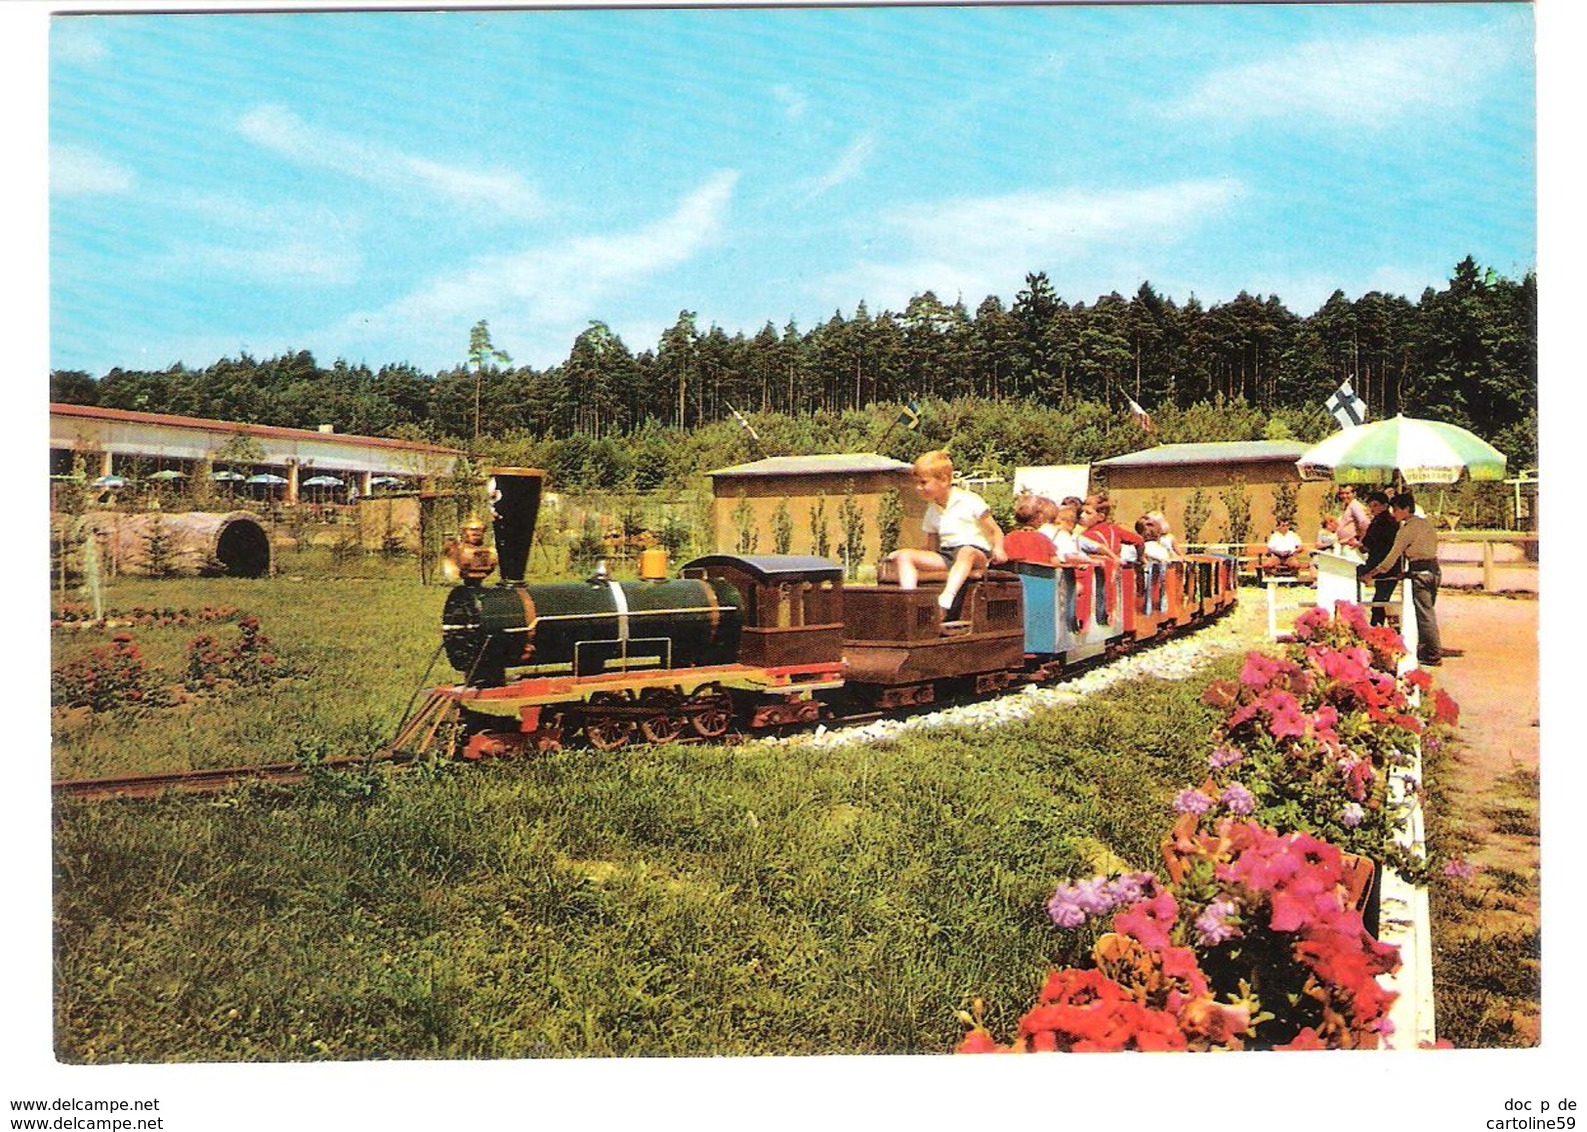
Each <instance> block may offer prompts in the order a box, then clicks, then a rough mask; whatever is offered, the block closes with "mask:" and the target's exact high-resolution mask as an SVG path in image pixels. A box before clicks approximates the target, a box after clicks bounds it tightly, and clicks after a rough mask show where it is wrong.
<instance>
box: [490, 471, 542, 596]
mask: <svg viewBox="0 0 1587 1132" xmlns="http://www.w3.org/2000/svg"><path fill="white" fill-rule="evenodd" d="M545 478H546V474H545V473H544V472H542V471H539V470H538V469H535V468H496V469H494V470H492V472H491V474H490V485H489V486H490V499H491V516H492V518H493V519H494V520H495V521H494V523H493V524H492V529H493V530H494V532H495V535H496V555H497V558H498V559H499V565H498V569H499V570H500V571H501V580H502V583H503V584H504V585H515V584H517V583H520V582H522V581H523V577H524V572H525V571H526V570H527V569H528V566H529V544H530V543H531V542H533V541H534V535H535V521H536V520H537V519H538V518H539V517H540V491H541V488H542V487H544V486H545Z"/></svg>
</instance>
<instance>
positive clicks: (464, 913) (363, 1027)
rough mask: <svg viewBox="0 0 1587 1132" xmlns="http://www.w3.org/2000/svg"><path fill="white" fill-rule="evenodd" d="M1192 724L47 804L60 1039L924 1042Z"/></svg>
mask: <svg viewBox="0 0 1587 1132" xmlns="http://www.w3.org/2000/svg"><path fill="white" fill-rule="evenodd" d="M1199 713H1200V708H1199V706H1198V705H1197V704H1196V702H1195V696H1194V693H1193V691H1192V690H1191V689H1189V688H1186V687H1183V686H1174V685H1169V684H1160V683H1153V684H1149V685H1146V686H1139V685H1138V686H1135V687H1133V688H1132V689H1130V690H1129V691H1127V692H1121V693H1118V694H1115V695H1110V696H1105V697H1103V698H1102V702H1100V703H1097V704H1095V705H1092V706H1088V707H1087V709H1086V710H1085V711H1084V712H1075V711H1071V712H1066V713H1055V714H1053V715H1051V716H1050V717H1044V718H1042V719H1040V720H1032V721H1029V722H1027V723H1024V724H1021V725H1017V726H1011V727H1008V728H1006V729H1004V730H1001V731H999V732H997V733H996V734H985V733H973V734H972V733H964V732H958V733H951V732H950V733H937V734H932V735H930V736H920V737H914V736H911V737H910V738H909V739H908V741H907V742H900V743H885V744H876V745H872V746H869V747H857V748H853V749H843V750H829V751H812V750H808V749H801V748H797V747H781V746H770V745H759V746H743V747H737V748H734V747H693V748H688V747H685V748H671V749H659V748H640V749H634V750H630V751H627V752H624V753H622V754H605V755H603V754H599V753H595V752H587V751H578V752H566V753H562V754H558V755H555V756H552V757H549V758H545V759H541V760H536V761H533V762H526V763H522V764H518V765H502V766H497V767H487V768H483V769H476V770H458V771H452V772H444V773H440V774H437V775H431V776H424V775H420V774H416V773H407V774H404V775H401V776H399V777H397V778H396V779H394V780H392V781H390V782H389V783H384V784H383V785H382V786H380V787H379V788H377V789H376V790H374V792H373V793H372V794H371V795H368V796H364V795H362V794H360V793H359V792H358V791H357V790H352V789H348V786H349V784H348V783H345V782H322V783H318V784H313V785H310V786H308V787H305V788H302V789H299V790H297V791H295V792H293V793H291V794H278V793H272V792H266V791H253V792H248V793H244V794H241V795H239V796H237V797H234V798H231V799H226V800H224V801H223V802H221V803H216V802H213V801H209V802H205V801H197V800H174V801H170V802H165V803H159V804H154V805H150V804H128V805H90V806H69V807H64V808H62V809H61V810H60V811H59V812H58V814H57V824H56V852H57V870H58V952H57V964H58V969H57V975H58V984H59V996H58V1004H57V1005H58V1016H57V1042H58V1055H59V1056H60V1057H61V1058H62V1059H63V1060H67V1061H104V1060H110V1061H122V1060H131V1061H163V1060H205V1059H216V1060H231V1059H296V1058H320V1057H323V1058H365V1057H513V1056H562V1055H611V1054H673V1055H690V1054H750V1053H762V1054H765V1053H831V1052H854V1053H858V1052H894V1053H897V1052H928V1051H929V1052H939V1051H943V1050H946V1049H948V1048H950V1047H951V1046H952V1044H953V1043H954V1041H955V1040H956V1039H957V1037H958V1036H959V1033H960V1029H961V1028H960V1026H959V1024H958V1023H957V1022H956V1021H955V1020H954V1011H955V1009H957V1008H958V1007H960V1006H961V1005H962V1004H963V1001H964V999H965V998H966V996H969V995H972V994H982V995H985V996H986V997H987V998H988V1000H989V1002H991V1003H992V1004H993V1006H994V1011H995V1014H994V1016H995V1017H996V1019H997V1020H998V1021H999V1022H1001V1023H1003V1024H1005V1025H1006V1024H1008V1023H1010V1022H1011V1021H1012V1019H1013V1018H1014V1017H1015V1016H1016V1015H1017V1014H1018V1013H1019V1011H1021V1010H1022V1009H1024V1007H1025V1006H1026V1005H1028V1002H1029V999H1030V997H1031V995H1032V993H1033V991H1034V990H1035V989H1036V985H1037V980H1038V978H1039V976H1040V972H1041V971H1042V969H1043V965H1044V964H1045V963H1046V962H1047V961H1048V960H1050V959H1052V958H1054V957H1055V956H1056V955H1057V951H1056V949H1057V948H1058V947H1059V946H1060V945H1061V943H1062V942H1063V941H1062V940H1061V939H1060V937H1059V936H1058V934H1057V933H1056V932H1055V931H1054V930H1053V929H1052V927H1051V925H1050V924H1049V923H1047V922H1046V921H1045V916H1044V915H1043V913H1042V906H1043V903H1044V901H1045V899H1046V897H1047V896H1048V895H1050V893H1051V890H1052V887H1053V884H1054V882H1055V880H1056V879H1057V878H1060V877H1064V876H1069V875H1078V874H1080V873H1088V872H1090V871H1092V870H1094V869H1098V868H1108V867H1110V866H1114V865H1117V864H1118V863H1119V859H1122V860H1125V861H1129V862H1130V863H1132V864H1134V865H1136V866H1141V867H1150V866H1151V865H1152V864H1153V862H1154V860H1155V854H1156V847H1157V842H1158V839H1159V838H1160V837H1161V836H1162V831H1163V828H1164V816H1163V815H1164V813H1165V807H1166V804H1167V799H1168V797H1169V796H1170V794H1171V792H1172V790H1174V789H1176V788H1177V787H1178V785H1179V784H1180V783H1181V782H1182V781H1183V780H1184V779H1185V777H1186V775H1188V774H1190V773H1191V770H1192V767H1193V766H1194V764H1196V763H1197V762H1199V761H1200V759H1201V758H1202V757H1203V755H1204V752H1203V751H1201V750H1198V749H1197V746H1198V745H1197V743H1196V742H1194V741H1190V742H1187V741H1185V740H1184V738H1183V736H1184V735H1186V734H1187V733H1189V734H1194V733H1195V732H1199V731H1202V730H1204V728H1202V727H1200V726H1199V722H1200V720H1199ZM1191 719H1195V720H1196V722H1197V724H1198V726H1196V727H1195V728H1194V729H1192V728H1190V727H1188V726H1187V721H1189V720H1191ZM1150 721H1157V723H1156V726H1155V728H1154V727H1153V726H1152V724H1151V722H1150ZM1143 725H1144V726H1143ZM355 785H356V784H355ZM1070 942H1071V945H1073V944H1075V943H1076V942H1077V941H1075V940H1071V941H1070Z"/></svg>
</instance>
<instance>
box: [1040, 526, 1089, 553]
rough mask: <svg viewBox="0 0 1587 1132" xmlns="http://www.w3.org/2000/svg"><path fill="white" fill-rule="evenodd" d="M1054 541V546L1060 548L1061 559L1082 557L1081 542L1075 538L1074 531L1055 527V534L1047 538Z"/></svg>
mask: <svg viewBox="0 0 1587 1132" xmlns="http://www.w3.org/2000/svg"><path fill="white" fill-rule="evenodd" d="M1047 537H1048V538H1050V539H1052V544H1053V546H1055V547H1057V548H1058V557H1059V558H1076V557H1078V556H1079V555H1080V553H1081V550H1080V540H1079V539H1077V538H1076V537H1075V533H1074V531H1073V530H1067V531H1066V530H1064V529H1063V528H1062V527H1054V528H1053V533H1052V534H1050V535H1048V536H1047Z"/></svg>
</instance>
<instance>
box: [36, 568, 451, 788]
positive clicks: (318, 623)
mask: <svg viewBox="0 0 1587 1132" xmlns="http://www.w3.org/2000/svg"><path fill="white" fill-rule="evenodd" d="M302 557H303V558H304V559H307V561H306V562H304V563H302V564H303V565H305V566H307V567H310V568H313V567H318V566H321V565H322V563H321V562H320V560H319V557H318V556H311V555H304V556H302ZM293 564H294V558H293V557H289V558H287V559H286V566H287V569H289V570H290V569H291V568H292V566H293ZM359 572H360V573H361V574H362V575H363V576H359V577H338V576H334V575H329V574H324V573H316V574H311V573H306V572H305V573H288V574H285V575H282V576H280V577H276V578H269V579H259V580H251V579H242V578H185V579H180V580H176V579H172V580H154V579H146V578H123V579H120V580H118V581H117V582H116V583H115V584H113V585H111V586H108V587H106V590H105V604H106V607H107V608H109V609H117V610H128V609H131V608H133V607H136V606H142V607H145V608H150V607H153V608H174V609H190V610H195V611H196V610H199V609H201V608H202V607H204V606H206V605H208V606H230V607H234V608H236V609H237V610H238V611H239V613H251V614H253V615H255V616H257V617H258V618H259V620H260V623H261V627H262V629H263V631H264V632H265V633H266V634H267V635H268V636H269V637H270V638H271V646H272V648H273V649H274V650H275V652H276V653H277V654H278V655H279V657H280V658H281V660H282V661H283V663H284V664H285V665H286V666H287V668H288V669H289V670H290V671H291V672H292V676H291V677H290V678H289V679H286V680H283V681H278V682H276V683H275V684H274V685H273V686H272V688H271V690H270V692H269V693H268V694H261V693H259V692H258V691H256V690H254V691H250V690H236V691H233V692H222V693H220V694H218V695H207V696H203V697H198V698H195V699H194V700H193V701H192V702H190V703H185V704H182V705H180V706H178V707H175V708H162V709H151V710H146V711H141V712H140V711H131V710H123V711H114V712H100V713H95V714H90V713H88V712H86V711H78V712H71V713H57V717H56V720H55V741H54V755H53V772H54V775H55V777H57V778H88V777H95V776H100V775H111V774H124V773H130V772H136V771H151V772H152V771H165V770H182V769H186V768H190V767H192V768H197V767H216V766H234V765H242V764H248V763H256V762H272V761H281V762H286V761H291V760H292V759H293V758H294V757H296V756H297V755H298V754H300V753H302V749H303V747H304V745H305V744H307V745H310V746H317V747H319V748H322V749H324V750H327V751H329V752H330V753H348V754H354V753H363V752H366V751H369V750H371V749H372V748H374V747H375V746H378V745H379V743H380V742H381V741H382V740H384V739H389V738H390V737H391V735H392V734H393V733H394V731H395V729H396V726H397V723H398V722H399V720H400V719H401V716H402V712H403V709H404V707H405V706H406V703H407V700H408V698H409V697H410V696H411V695H412V694H413V691H414V689H416V688H417V687H418V686H419V683H420V680H421V678H422V677H423V675H424V672H425V667H426V665H427V664H428V663H429V661H430V659H431V657H432V656H433V655H434V654H435V650H436V646H437V644H438V643H439V635H440V621H441V604H442V602H443V601H444V600H445V595H446V591H445V590H444V589H443V588H442V587H438V586H428V587H427V586H421V585H420V584H419V583H418V581H417V579H416V577H414V576H413V575H414V573H415V572H414V570H413V568H412V566H411V563H410V564H408V565H407V567H406V568H403V567H402V566H400V565H398V564H395V563H393V564H389V565H388V564H386V563H384V562H382V561H381V560H378V559H369V560H368V561H367V564H361V568H360V571H359ZM128 631H130V632H131V633H132V636H133V638H134V640H135V641H136V642H137V644H138V646H139V647H140V648H141V649H142V650H143V653H144V655H145V657H146V658H147V660H148V662H149V664H150V665H152V666H153V667H155V668H157V669H159V670H160V671H161V672H162V673H168V674H170V678H171V679H172V680H173V681H177V680H179V679H180V676H181V673H182V670H183V666H184V664H185V662H186V648H187V643H188V642H189V641H190V640H192V639H193V637H195V636H196V635H198V634H199V633H210V634H212V635H214V636H216V637H218V638H220V639H221V640H222V641H227V640H234V639H236V636H237V630H236V628H235V626H234V625H231V624H224V623H223V624H219V625H205V626H196V627H177V626H164V627H151V628H145V627H134V628H131V629H130V630H128ZM107 635H108V634H105V633H102V632H96V631H80V632H64V631H57V632H55V633H54V634H52V637H53V640H52V645H53V652H54V654H55V655H54V661H55V663H57V664H58V663H60V662H62V661H64V660H68V659H70V658H72V657H76V656H80V655H82V654H83V653H86V652H88V651H90V650H92V649H95V648H99V647H102V646H103V645H104V644H105V641H106V637H107ZM454 678H455V676H454V674H453V673H452V672H451V670H450V669H449V668H447V667H446V664H445V659H444V658H442V659H441V660H439V661H438V662H437V667H436V669H435V671H434V673H433V674H432V676H431V682H432V683H441V682H444V681H448V680H451V679H454Z"/></svg>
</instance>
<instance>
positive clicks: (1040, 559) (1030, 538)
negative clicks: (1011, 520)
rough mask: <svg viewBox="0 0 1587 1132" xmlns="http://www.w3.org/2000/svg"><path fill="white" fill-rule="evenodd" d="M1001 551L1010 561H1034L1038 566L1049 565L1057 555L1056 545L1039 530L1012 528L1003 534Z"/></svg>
mask: <svg viewBox="0 0 1587 1132" xmlns="http://www.w3.org/2000/svg"><path fill="white" fill-rule="evenodd" d="M1003 553H1004V554H1005V555H1006V556H1007V557H1008V560H1009V561H1010V562H1034V563H1035V564H1036V565H1038V566H1051V565H1052V560H1053V559H1054V558H1056V557H1057V556H1058V547H1057V546H1055V545H1054V544H1053V541H1052V539H1050V538H1048V537H1047V536H1046V535H1044V534H1042V533H1041V532H1040V531H1031V530H1025V529H1023V528H1022V529H1020V530H1014V531H1009V532H1008V534H1006V535H1004V536H1003Z"/></svg>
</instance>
